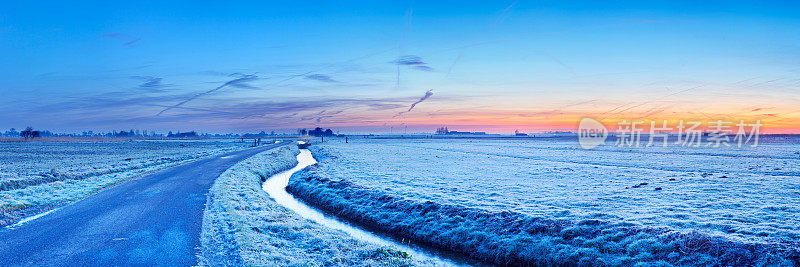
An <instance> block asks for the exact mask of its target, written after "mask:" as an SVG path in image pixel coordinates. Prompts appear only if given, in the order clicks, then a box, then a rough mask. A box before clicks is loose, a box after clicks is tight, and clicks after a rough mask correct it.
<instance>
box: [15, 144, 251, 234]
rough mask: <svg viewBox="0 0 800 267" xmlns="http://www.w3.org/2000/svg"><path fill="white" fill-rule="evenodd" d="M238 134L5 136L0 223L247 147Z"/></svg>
mask: <svg viewBox="0 0 800 267" xmlns="http://www.w3.org/2000/svg"><path fill="white" fill-rule="evenodd" d="M248 146H249V143H239V142H236V140H216V139H215V140H134V141H113V142H101V141H85V142H0V208H1V209H0V226H3V225H6V224H9V223H12V222H14V221H15V220H17V219H19V218H20V217H21V216H28V215H31V214H28V213H36V212H39V210H30V212H27V211H26V212H21V211H22V210H23V209H25V210H29V209H30V208H34V209H35V208H36V207H45V206H50V205H55V204H59V203H63V202H65V201H71V200H74V199H78V198H81V197H84V196H86V195H88V194H91V193H92V192H94V191H96V190H98V189H100V188H103V187H105V186H109V185H112V184H114V183H117V182H120V181H122V180H125V179H127V178H131V177H134V176H136V175H140V174H142V173H145V172H148V171H153V170H157V169H161V168H164V167H169V166H173V165H176V164H180V163H183V162H187V161H192V160H195V159H199V158H205V157H209V156H212V155H218V154H222V153H226V152H232V151H236V150H241V149H245V148H247V147H248Z"/></svg>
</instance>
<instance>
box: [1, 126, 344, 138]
mask: <svg viewBox="0 0 800 267" xmlns="http://www.w3.org/2000/svg"><path fill="white" fill-rule="evenodd" d="M309 132H310V133H313V134H315V135H319V136H321V135H326V134H327V135H333V131H331V130H330V129H328V130H327V131H324V130H322V129H321V128H317V129H315V130H311V131H306V132H304V134H303V135H305V134H308V133H309ZM292 135H295V134H292V133H276V132H275V131H270V132H267V131H261V132H259V133H243V134H237V133H224V134H219V133H216V134H211V133H199V132H197V131H188V132H181V131H174V132H173V131H169V133H167V134H164V133H156V132H155V131H147V130H134V129H131V130H120V131H110V132H95V131H83V132H81V133H54V132H51V131H47V130H34V129H33V127H26V128H25V130H22V131H18V130H17V129H16V128H11V129H10V130H8V131H5V132H2V131H0V137H21V138H25V139H32V138H39V137H107V138H113V137H129V138H133V137H169V138H193V137H206V138H225V137H234V138H242V137H244V138H259V137H278V136H292Z"/></svg>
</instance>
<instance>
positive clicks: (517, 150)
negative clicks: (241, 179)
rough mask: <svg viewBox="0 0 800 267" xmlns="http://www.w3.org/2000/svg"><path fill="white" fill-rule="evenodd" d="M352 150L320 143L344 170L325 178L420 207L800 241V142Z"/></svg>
mask: <svg viewBox="0 0 800 267" xmlns="http://www.w3.org/2000/svg"><path fill="white" fill-rule="evenodd" d="M349 141H350V142H349V143H344V142H343V140H336V139H333V138H331V139H327V138H326V140H325V143H324V144H320V145H318V146H319V149H321V150H322V151H324V152H325V153H327V154H328V155H330V156H331V158H334V161H335V162H336V164H326V165H322V166H320V168H322V169H320V170H319V172H321V173H326V174H330V176H328V177H341V178H344V179H347V180H349V181H352V182H354V183H356V184H360V185H364V186H367V187H370V188H377V189H381V190H383V191H385V192H390V193H391V194H393V195H398V196H402V197H405V198H409V199H413V200H421V201H428V200H429V201H433V202H436V203H442V204H457V205H462V206H466V207H470V208H479V209H483V210H489V211H504V210H508V211H514V212H518V213H522V214H528V215H532V216H537V217H545V218H554V219H568V220H581V219H602V220H610V221H621V222H629V223H634V224H639V225H645V226H653V227H667V228H669V229H673V230H678V231H682V232H684V231H685V232H689V231H699V232H704V233H709V234H712V235H722V236H725V237H729V238H732V239H739V240H743V241H747V242H765V243H795V242H797V240H800V139H794V138H772V139H769V138H766V139H764V140H763V142H762V143H761V144H760V146H759V147H756V148H751V147H743V148H736V147H731V148H714V147H700V148H685V147H680V146H669V147H667V148H662V147H649V148H618V147H614V146H610V145H606V146H601V147H599V148H597V149H594V150H583V149H581V148H580V147H579V146H578V143H577V141H576V140H566V139H561V140H558V139H525V140H522V139H516V140H479V139H445V140H442V139H415V140H410V139H399V140H398V139H395V140H377V139H355V138H350V140H349ZM795 244H796V243H795Z"/></svg>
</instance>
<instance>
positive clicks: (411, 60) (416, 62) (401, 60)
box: [390, 55, 433, 71]
mask: <svg viewBox="0 0 800 267" xmlns="http://www.w3.org/2000/svg"><path fill="white" fill-rule="evenodd" d="M390 63H392V64H395V65H397V66H398V67H399V66H409V67H411V68H413V69H415V70H421V71H433V68H432V67H430V66H428V63H427V62H425V61H424V60H422V57H420V56H415V55H405V56H400V57H398V58H397V59H395V60H393V61H391V62H390ZM398 71H399V68H398Z"/></svg>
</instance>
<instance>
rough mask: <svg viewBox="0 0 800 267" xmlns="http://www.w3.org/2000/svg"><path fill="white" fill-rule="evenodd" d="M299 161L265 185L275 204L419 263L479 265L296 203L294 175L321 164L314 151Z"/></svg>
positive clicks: (268, 180) (303, 151)
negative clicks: (291, 183) (291, 184)
mask: <svg viewBox="0 0 800 267" xmlns="http://www.w3.org/2000/svg"><path fill="white" fill-rule="evenodd" d="M297 161H298V162H299V163H298V164H297V166H295V167H294V168H292V169H290V170H287V171H283V172H281V173H278V174H275V175H273V176H272V177H270V178H269V179H267V180H266V181H265V182H264V184H263V185H262V188H263V189H264V191H267V193H269V195H270V197H272V198H273V199H275V202H277V203H278V204H280V205H281V206H284V207H286V208H288V209H290V210H292V211H294V212H295V213H297V214H299V215H300V216H302V217H303V218H306V219H309V220H312V221H315V222H317V223H319V224H322V225H324V226H326V227H329V228H333V229H338V230H342V231H344V232H346V233H348V234H349V235H351V236H352V237H354V238H356V239H359V240H362V241H366V242H369V243H373V244H377V245H380V246H388V247H393V248H395V249H399V250H402V251H405V252H407V253H409V254H411V255H412V257H413V258H415V259H422V260H430V261H433V262H434V263H436V264H437V265H450V266H466V265H474V264H476V262H475V261H473V260H471V259H468V258H466V257H463V256H461V255H457V254H455V253H451V252H444V251H439V250H436V249H433V248H428V247H423V246H418V245H414V244H401V243H399V242H397V241H395V240H393V238H392V237H388V236H385V235H382V234H380V233H377V232H372V231H369V230H366V229H363V228H361V227H359V226H357V225H353V224H351V223H348V222H345V221H341V220H339V219H338V218H336V217H334V216H329V215H326V214H325V213H323V212H322V211H320V210H318V209H316V208H313V207H311V206H308V205H306V204H305V203H303V202H301V201H299V200H298V199H295V198H294V196H292V195H291V194H289V192H286V186H287V185H289V178H290V177H292V174H294V173H295V172H297V171H299V170H302V169H303V168H305V167H307V166H309V165H313V164H316V163H317V161H316V160H315V159H314V157H313V156H312V155H311V151H309V150H308V149H300V154H299V155H297Z"/></svg>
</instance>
